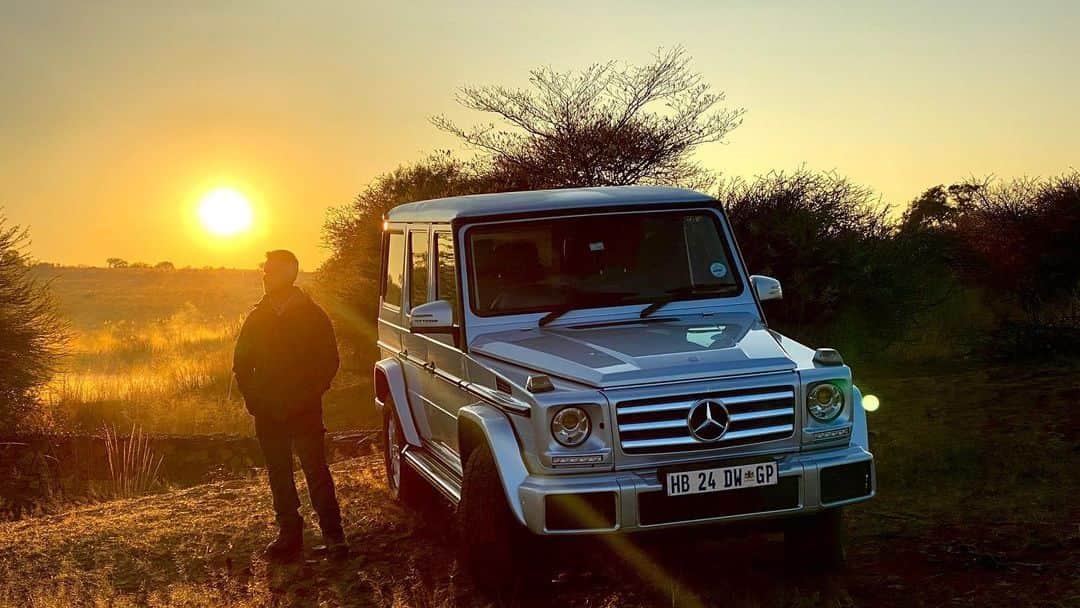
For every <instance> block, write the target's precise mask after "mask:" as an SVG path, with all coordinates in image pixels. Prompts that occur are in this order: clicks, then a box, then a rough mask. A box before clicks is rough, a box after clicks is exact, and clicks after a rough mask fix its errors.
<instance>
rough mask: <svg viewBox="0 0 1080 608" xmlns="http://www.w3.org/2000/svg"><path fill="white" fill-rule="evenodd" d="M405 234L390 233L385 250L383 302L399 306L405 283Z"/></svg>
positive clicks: (395, 306)
mask: <svg viewBox="0 0 1080 608" xmlns="http://www.w3.org/2000/svg"><path fill="white" fill-rule="evenodd" d="M404 279H405V235H404V234H402V233H400V232H391V233H390V244H389V245H388V246H387V251H386V276H385V277H384V278H383V304H384V305H389V306H393V307H394V308H401V293H402V292H401V288H402V285H404V284H405V280H404Z"/></svg>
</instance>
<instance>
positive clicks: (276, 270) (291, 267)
mask: <svg viewBox="0 0 1080 608" xmlns="http://www.w3.org/2000/svg"><path fill="white" fill-rule="evenodd" d="M299 272H300V262H298V261H297V259H296V256H295V255H293V252H291V251H288V250H285V249H275V250H274V251H267V252H266V261H265V262H263V289H265V290H266V293H274V292H275V291H281V290H283V289H287V288H289V287H291V286H292V284H293V283H294V282H295V281H296V275H297V274H298V273H299Z"/></svg>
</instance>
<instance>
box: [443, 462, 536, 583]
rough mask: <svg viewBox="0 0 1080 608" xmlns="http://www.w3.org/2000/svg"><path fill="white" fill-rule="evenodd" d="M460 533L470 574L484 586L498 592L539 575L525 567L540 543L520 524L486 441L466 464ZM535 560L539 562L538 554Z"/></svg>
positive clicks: (459, 514) (459, 517)
mask: <svg viewBox="0 0 1080 608" xmlns="http://www.w3.org/2000/svg"><path fill="white" fill-rule="evenodd" d="M464 473H465V474H464V480H463V483H462V488H461V502H460V503H458V531H459V534H460V537H461V553H462V558H463V561H464V562H465V566H466V569H467V570H468V572H469V574H471V575H472V578H473V581H474V582H475V583H476V585H477V586H478V587H480V588H481V589H485V590H498V589H502V588H506V587H508V586H510V585H512V584H514V583H517V582H521V581H522V579H523V575H526V576H525V577H526V578H530V577H528V576H527V575H531V574H533V572H534V571H535V570H536V568H537V564H531V563H525V562H524V561H523V558H524V557H525V556H527V555H529V553H530V551H529V549H530V548H533V547H535V546H536V544H537V539H536V538H535V537H534V536H533V535H532V533H531V532H529V530H528V529H526V528H525V527H524V526H522V525H521V523H520V522H518V520H517V518H516V517H514V514H513V512H512V511H511V510H510V506H509V504H507V500H506V494H505V493H504V492H503V487H502V480H501V479H499V471H498V468H497V467H496V464H495V457H494V456H493V455H492V453H491V448H490V447H488V445H487V443H486V442H481V443H480V445H479V446H477V447H476V449H475V450H473V452H472V454H470V455H469V458H468V460H467V461H466V463H465V471H464ZM534 557H538V556H536V555H535V553H534Z"/></svg>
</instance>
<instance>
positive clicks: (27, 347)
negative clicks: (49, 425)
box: [0, 216, 67, 431]
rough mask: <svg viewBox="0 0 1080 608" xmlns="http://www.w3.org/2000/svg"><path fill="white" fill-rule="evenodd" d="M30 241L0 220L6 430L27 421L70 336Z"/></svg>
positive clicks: (2, 420) (1, 403)
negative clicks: (39, 274) (36, 273)
mask: <svg viewBox="0 0 1080 608" xmlns="http://www.w3.org/2000/svg"><path fill="white" fill-rule="evenodd" d="M28 242H29V237H28V234H27V232H26V231H25V230H23V229H21V228H19V227H18V226H8V225H7V223H6V220H5V219H4V218H3V217H2V216H0V431H10V430H14V429H18V428H19V426H20V424H21V423H23V422H24V421H25V420H26V419H27V416H28V415H29V414H30V413H31V411H32V409H33V406H34V404H35V403H36V397H35V394H36V391H37V390H38V389H39V388H40V387H41V386H42V385H44V384H45V383H46V382H48V380H49V379H50V378H51V377H52V373H53V371H54V366H55V364H56V361H57V358H58V357H59V355H60V352H61V349H62V347H63V345H64V342H65V340H66V338H67V326H66V324H65V323H64V321H63V320H62V319H61V318H60V316H59V315H58V314H57V310H56V304H55V301H54V300H53V298H52V295H51V294H50V293H49V290H48V285H47V284H44V283H41V282H39V281H37V280H36V279H35V278H34V277H33V276H32V274H31V273H30V268H31V265H32V261H31V259H30V257H29V255H28V254H27V252H26V245H27V243H28Z"/></svg>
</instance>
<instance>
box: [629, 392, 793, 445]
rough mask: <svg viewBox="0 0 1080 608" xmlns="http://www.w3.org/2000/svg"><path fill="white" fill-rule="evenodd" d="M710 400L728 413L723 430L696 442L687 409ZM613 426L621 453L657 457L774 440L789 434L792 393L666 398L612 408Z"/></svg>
mask: <svg viewBox="0 0 1080 608" xmlns="http://www.w3.org/2000/svg"><path fill="white" fill-rule="evenodd" d="M701 399H716V400H719V401H722V402H723V403H724V406H725V408H726V409H727V411H728V416H729V422H728V427H727V431H726V432H725V433H724V435H723V436H722V437H721V438H720V440H719V441H715V442H703V441H699V440H698V439H696V438H695V437H694V436H693V435H692V434H691V433H690V428H689V426H688V425H687V417H688V416H689V414H690V408H691V407H693V405H694V404H695V403H697V402H698V401H699V400H701ZM615 417H616V423H617V424H618V428H619V439H620V442H621V444H622V449H623V452H625V453H627V454H642V453H663V452H676V451H694V450H707V449H717V448H725V447H732V446H740V445H750V444H754V443H761V442H765V441H775V440H778V439H786V438H788V437H791V436H792V434H793V433H794V432H795V389H794V387H791V386H768V387H759V388H747V389H734V390H726V391H721V392H714V393H703V394H699V395H684V396H678V397H669V398H652V399H633V400H625V401H621V402H618V403H616V405H615Z"/></svg>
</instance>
